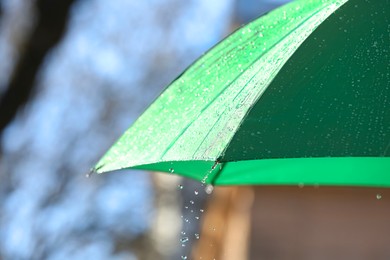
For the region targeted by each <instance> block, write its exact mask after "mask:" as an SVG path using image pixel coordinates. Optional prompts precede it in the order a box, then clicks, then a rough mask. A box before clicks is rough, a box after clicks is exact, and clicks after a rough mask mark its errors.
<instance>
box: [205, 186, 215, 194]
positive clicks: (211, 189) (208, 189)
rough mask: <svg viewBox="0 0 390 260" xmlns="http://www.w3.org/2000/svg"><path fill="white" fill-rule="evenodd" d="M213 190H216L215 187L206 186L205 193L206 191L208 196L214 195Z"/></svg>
mask: <svg viewBox="0 0 390 260" xmlns="http://www.w3.org/2000/svg"><path fill="white" fill-rule="evenodd" d="M213 190H214V186H213V185H211V184H208V185H207V186H206V188H205V189H204V191H205V192H206V193H207V194H211V193H213Z"/></svg>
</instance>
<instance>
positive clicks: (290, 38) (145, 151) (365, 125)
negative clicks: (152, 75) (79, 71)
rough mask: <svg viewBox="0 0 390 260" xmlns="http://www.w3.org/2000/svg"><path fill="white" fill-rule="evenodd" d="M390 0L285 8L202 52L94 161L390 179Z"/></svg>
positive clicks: (107, 166)
mask: <svg viewBox="0 0 390 260" xmlns="http://www.w3.org/2000/svg"><path fill="white" fill-rule="evenodd" d="M389 17H390V8H389V1H387V0H386V1H374V0H372V1H367V0H349V1H347V0H328V1H324V0H313V1H306V0H305V1H296V2H293V3H290V4H287V5H285V6H283V7H281V8H279V9H277V10H275V11H273V12H270V13H268V14H266V15H265V16H263V17H261V18H259V19H257V20H256V21H254V22H252V23H250V24H249V25H247V26H245V27H243V28H241V29H239V30H238V31H236V32H235V33H233V34H232V35H230V36H229V37H228V38H226V39H225V40H223V41H222V42H221V43H219V44H218V45H216V46H215V47H214V48H213V49H211V50H210V51H209V52H208V53H206V54H205V55H204V56H202V57H201V58H200V59H198V60H197V61H196V62H195V63H194V64H193V65H191V66H190V67H189V68H188V69H187V70H186V71H185V72H184V73H183V74H182V75H181V76H179V77H178V78H177V79H176V80H175V81H174V82H173V83H171V84H170V85H169V86H168V88H167V89H166V90H165V91H164V92H163V93H162V94H161V95H160V96H159V97H158V98H157V99H156V100H155V101H154V103H153V104H152V105H151V106H150V107H149V108H148V109H147V110H146V111H145V112H144V114H143V115H142V116H141V117H140V118H139V119H138V120H137V121H136V122H135V123H134V125H133V126H132V127H130V128H129V129H128V130H127V131H126V132H125V133H124V135H123V136H122V137H121V138H120V139H119V140H118V141H117V142H116V143H115V144H114V146H113V147H112V148H111V149H110V150H109V151H108V152H107V153H106V154H105V155H104V156H103V158H102V159H101V160H100V161H99V162H98V163H97V165H96V166H95V171H96V172H98V173H102V172H107V171H113V170H119V169H128V168H135V169H148V170H153V171H163V172H172V173H175V174H176V173H177V174H180V175H183V176H187V177H190V178H193V179H197V180H200V181H203V182H206V183H212V184H216V185H233V184H234V185H237V184H300V183H302V184H321V185H365V186H385V187H386V186H390V84H389V82H390V73H389V46H390V44H389V35H390V31H389V26H388V25H389Z"/></svg>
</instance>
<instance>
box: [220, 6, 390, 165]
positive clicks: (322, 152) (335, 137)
mask: <svg viewBox="0 0 390 260" xmlns="http://www.w3.org/2000/svg"><path fill="white" fill-rule="evenodd" d="M389 17H390V6H389V1H363V0H353V1H349V2H347V3H346V4H345V5H343V6H342V7H341V8H340V9H339V10H337V11H336V13H335V15H332V16H331V17H330V18H328V19H327V20H326V21H325V22H324V23H323V24H322V25H321V26H320V27H319V28H317V29H316V31H315V32H314V33H313V34H312V35H311V36H310V38H309V39H308V40H307V41H305V42H304V43H303V44H302V45H301V46H300V48H299V49H298V50H297V51H296V52H295V54H294V55H293V56H292V57H291V58H290V60H289V61H288V62H287V63H286V64H285V66H284V67H283V68H282V70H281V71H280V72H279V74H278V75H277V76H276V77H275V79H274V80H273V82H272V84H271V85H270V86H269V87H268V88H267V90H266V91H265V93H264V94H263V96H262V97H261V98H260V99H259V101H258V102H257V103H256V105H255V106H254V107H253V108H252V110H251V111H250V113H249V114H248V115H247V117H246V118H245V120H244V121H243V123H242V125H241V127H240V129H239V131H238V132H237V133H236V135H235V136H234V138H233V140H232V142H231V143H230V145H229V147H228V149H227V150H226V152H225V155H224V156H223V161H236V160H237V159H244V160H246V159H261V158H295V157H328V156H335V157H341V156H390V147H389V146H390V84H389V82H390V75H389V46H390V42H389V35H390V32H389Z"/></svg>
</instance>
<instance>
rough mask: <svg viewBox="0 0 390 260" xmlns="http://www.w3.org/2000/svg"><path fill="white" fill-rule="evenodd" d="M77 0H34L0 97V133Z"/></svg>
mask: <svg viewBox="0 0 390 260" xmlns="http://www.w3.org/2000/svg"><path fill="white" fill-rule="evenodd" d="M76 1H77V0H37V1H36V26H35V28H34V29H33V31H32V33H31V35H30V37H29V38H28V39H27V41H26V43H25V45H24V46H25V47H24V49H23V50H22V52H21V55H20V58H19V62H18V63H17V65H16V67H15V69H14V71H13V74H12V77H11V79H10V81H9V85H8V87H7V88H6V90H5V92H4V94H3V95H2V96H1V97H0V111H1V113H0V136H1V135H2V133H3V130H4V129H5V128H6V127H7V125H8V124H10V123H11V122H12V120H13V119H14V117H15V116H16V114H17V112H18V110H19V109H20V108H22V107H23V106H24V105H25V104H26V103H27V101H28V100H29V98H30V96H31V94H32V93H33V92H34V89H35V87H34V86H35V79H36V75H37V73H38V71H39V69H40V67H41V64H42V63H43V61H44V59H45V57H46V55H47V53H48V52H49V51H50V50H51V49H52V48H53V47H54V46H55V45H56V44H57V43H58V42H59V41H60V39H61V38H62V35H63V34H64V32H65V29H66V25H67V21H68V15H69V10H70V7H71V6H72V4H73V3H74V2H76Z"/></svg>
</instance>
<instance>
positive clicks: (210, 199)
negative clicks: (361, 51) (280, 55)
mask: <svg viewBox="0 0 390 260" xmlns="http://www.w3.org/2000/svg"><path fill="white" fill-rule="evenodd" d="M284 2H286V1H285V0H278V1H275V0H273V1H271V0H262V1H260V0H258V1H256V0H213V1H208V0H197V1H179V0H147V1H134V0H114V1H103V0H59V1H50V0H34V1H30V0H0V97H1V98H0V121H1V122H0V133H1V149H0V259H86V258H91V259H130V260H135V259H235V260H237V259H238V260H239V259H389V258H390V250H389V249H388V248H390V247H388V241H390V225H388V224H386V223H387V221H388V219H390V205H389V202H388V200H386V198H387V197H389V196H390V193H389V192H388V191H387V190H380V189H356V188H355V189H353V188H349V189H348V188H346V189H342V188H324V187H321V188H320V187H273V188H271V187H263V188H261V187H260V188H259V187H257V188H253V187H241V188H238V187H223V188H215V189H214V191H213V192H211V191H210V190H208V192H205V187H203V186H201V185H200V184H198V183H196V182H193V181H190V180H187V179H181V178H179V177H176V176H174V175H168V174H150V173H145V172H141V171H128V172H115V173H110V174H106V175H92V176H90V177H89V178H87V176H88V172H89V169H90V167H91V166H93V165H94V163H95V162H96V161H97V160H98V159H99V158H100V156H101V155H102V154H103V153H104V152H105V151H106V150H107V149H108V148H109V147H110V146H111V145H112V144H113V142H114V141H115V140H116V139H117V138H118V137H119V136H120V135H121V134H122V133H123V132H124V131H125V130H126V129H127V128H128V127H129V126H130V125H131V124H132V122H134V120H135V119H136V118H137V117H138V116H139V115H140V114H141V113H142V111H143V110H144V109H145V108H146V107H147V106H148V105H149V104H150V103H151V102H152V101H153V100H154V99H155V98H156V97H157V96H158V94H159V93H161V91H162V90H163V89H164V87H165V86H167V85H168V84H169V83H170V82H171V81H172V80H174V79H175V77H176V76H177V75H179V74H180V73H181V72H182V71H183V70H184V69H185V68H186V67H187V66H188V65H189V64H191V63H192V62H193V61H194V60H195V59H196V58H197V57H199V56H200V55H202V53H204V52H205V51H207V50H208V49H209V48H210V47H212V46H213V45H215V44H216V43H217V42H218V41H220V40H221V39H222V38H223V37H225V36H227V35H228V34H229V33H231V32H232V31H233V30H235V29H236V28H238V27H239V26H241V25H242V24H245V23H248V22H250V21H251V20H253V19H255V18H256V17H258V16H260V15H261V14H263V13H265V12H267V11H269V10H271V9H273V8H275V7H276V6H278V5H281V4H283V3H284ZM209 193H211V194H209ZM363 213H364V214H363ZM346 241H348V242H347V243H344V242H346ZM386 245H387V246H386ZM367 257H368V258H367ZM372 257H374V258H372Z"/></svg>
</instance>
